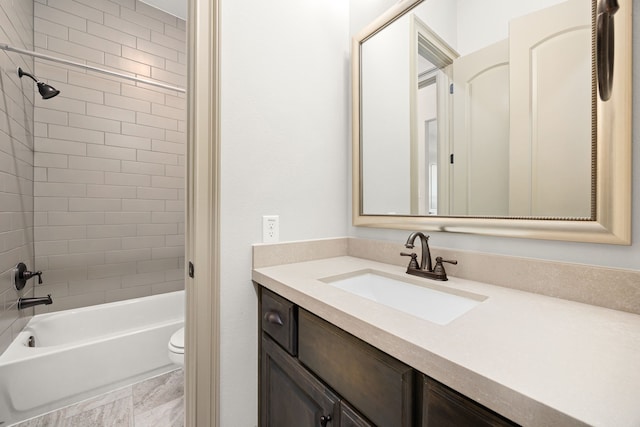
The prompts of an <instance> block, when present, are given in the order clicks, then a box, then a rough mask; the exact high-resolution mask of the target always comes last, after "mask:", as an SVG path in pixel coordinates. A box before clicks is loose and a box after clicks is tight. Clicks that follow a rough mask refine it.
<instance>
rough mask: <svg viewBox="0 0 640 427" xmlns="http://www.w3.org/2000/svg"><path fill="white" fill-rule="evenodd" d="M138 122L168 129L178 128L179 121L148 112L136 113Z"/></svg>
mask: <svg viewBox="0 0 640 427" xmlns="http://www.w3.org/2000/svg"><path fill="white" fill-rule="evenodd" d="M136 123H137V124H139V125H144V126H151V127H157V128H162V129H168V130H175V131H177V130H178V121H177V120H175V119H168V118H166V117H157V116H153V115H151V114H146V113H140V112H137V113H136Z"/></svg>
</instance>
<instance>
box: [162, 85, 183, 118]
mask: <svg viewBox="0 0 640 427" xmlns="http://www.w3.org/2000/svg"><path fill="white" fill-rule="evenodd" d="M186 81H187V77H186V75H185V82H186ZM164 105H166V106H167V107H173V108H178V109H181V110H183V111H186V110H187V99H186V97H185V95H184V94H183V93H180V94H177V95H176V96H174V95H169V94H165V95H164ZM185 117H186V116H185Z"/></svg>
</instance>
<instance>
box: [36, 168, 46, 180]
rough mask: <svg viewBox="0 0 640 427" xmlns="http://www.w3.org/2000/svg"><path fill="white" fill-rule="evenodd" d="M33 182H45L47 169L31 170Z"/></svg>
mask: <svg viewBox="0 0 640 427" xmlns="http://www.w3.org/2000/svg"><path fill="white" fill-rule="evenodd" d="M33 180H34V181H41V182H42V181H46V180H47V168H33Z"/></svg>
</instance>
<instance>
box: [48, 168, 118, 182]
mask: <svg viewBox="0 0 640 427" xmlns="http://www.w3.org/2000/svg"><path fill="white" fill-rule="evenodd" d="M104 174H105V173H104V172H102V171H90V170H76V169H55V168H49V182H64V183H66V182H70V183H77V184H104Z"/></svg>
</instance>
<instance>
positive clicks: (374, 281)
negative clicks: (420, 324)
mask: <svg viewBox="0 0 640 427" xmlns="http://www.w3.org/2000/svg"><path fill="white" fill-rule="evenodd" d="M321 281H322V282H324V283H327V284H329V285H331V286H335V287H336V288H340V289H343V290H345V291H347V292H350V293H352V294H355V295H358V296H361V297H363V298H367V299H370V300H372V301H375V302H377V303H380V304H383V305H386V306H388V307H391V308H394V309H396V310H400V311H403V312H405V313H408V314H411V315H413V316H416V317H419V318H421V319H424V320H428V321H430V322H433V323H436V324H438V325H446V324H448V323H449V322H451V321H452V320H454V319H456V318H458V317H460V316H462V315H463V314H464V313H466V312H468V311H469V310H471V309H472V308H473V307H475V306H476V305H478V304H480V303H481V302H482V301H484V300H485V299H486V298H487V297H486V296H483V295H476V294H472V293H469V292H464V291H458V290H454V289H448V288H445V287H443V286H438V285H424V284H421V283H416V282H414V281H412V280H407V281H405V280H401V279H399V278H397V277H394V276H392V275H389V274H386V273H383V272H380V271H375V270H361V271H357V272H354V273H348V274H343V275H340V276H332V277H327V278H324V279H321Z"/></svg>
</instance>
